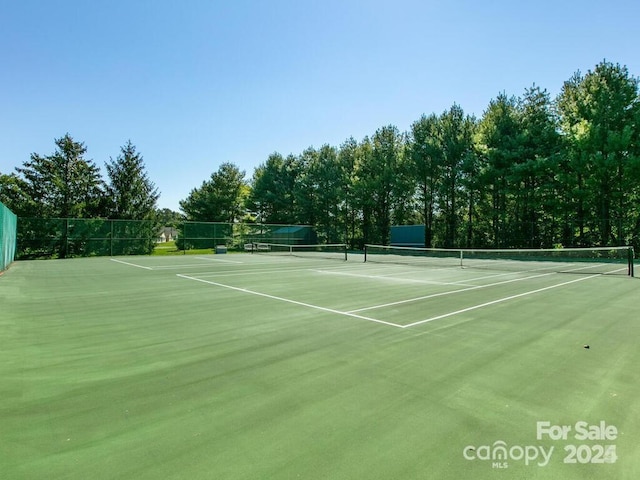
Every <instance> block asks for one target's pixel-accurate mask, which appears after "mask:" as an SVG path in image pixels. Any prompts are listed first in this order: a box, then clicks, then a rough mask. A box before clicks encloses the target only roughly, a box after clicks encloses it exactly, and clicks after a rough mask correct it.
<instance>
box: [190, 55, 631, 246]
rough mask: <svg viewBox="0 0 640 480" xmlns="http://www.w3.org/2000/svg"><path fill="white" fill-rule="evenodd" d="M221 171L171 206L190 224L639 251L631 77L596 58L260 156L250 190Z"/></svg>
mask: <svg viewBox="0 0 640 480" xmlns="http://www.w3.org/2000/svg"><path fill="white" fill-rule="evenodd" d="M243 178H244V172H241V171H239V169H238V168H237V167H235V166H234V165H233V164H229V163H226V164H223V165H222V166H221V167H220V169H219V170H218V171H217V172H215V173H214V174H213V175H212V176H211V178H210V179H209V180H208V181H205V182H204V183H203V184H202V186H201V187H200V188H196V189H194V190H193V191H192V192H191V193H190V195H189V196H188V198H186V199H185V200H183V201H182V202H181V203H180V205H181V208H182V210H183V211H184V212H185V213H186V214H187V216H188V217H189V218H190V219H194V220H196V219H197V220H208V221H214V220H219V221H232V220H236V219H238V218H239V217H240V216H241V215H243V214H246V212H247V211H249V212H251V213H252V215H253V216H254V218H257V219H258V220H260V221H263V222H267V223H285V224H288V223H297V224H308V225H313V226H314V227H315V228H316V230H317V233H318V236H319V238H321V239H323V240H325V241H329V242H332V241H347V242H349V243H350V244H351V246H353V247H359V246H362V244H363V243H382V244H385V243H388V242H389V240H390V227H391V225H402V224H424V225H425V235H424V245H425V246H428V247H431V246H437V247H530V248H539V247H554V246H559V245H563V246H594V245H625V244H633V245H635V246H636V247H638V246H640V101H639V96H638V79H637V78H635V77H633V76H632V75H630V74H629V72H628V69H627V68H626V67H624V66H620V65H618V64H612V63H610V62H607V61H603V62H601V63H600V64H598V65H597V66H596V67H595V69H594V70H593V71H589V72H587V73H586V74H584V75H583V74H581V73H580V72H577V73H575V74H574V75H573V76H572V77H571V78H570V79H569V80H567V81H566V82H564V84H563V86H562V89H561V92H560V93H559V95H558V96H557V98H554V99H552V98H551V96H550V94H549V93H548V92H547V91H546V90H544V89H542V88H540V87H538V86H535V85H534V86H532V87H530V88H527V89H526V90H525V91H524V93H523V94H522V95H521V96H518V97H516V96H510V95H507V94H506V93H502V94H500V95H498V96H497V97H496V98H495V99H492V100H491V101H490V103H489V105H488V107H487V108H486V110H485V111H484V113H483V115H482V117H481V118H479V119H478V118H475V117H473V116H470V115H467V114H465V113H464V111H463V109H462V107H460V106H459V105H457V104H454V105H453V106H452V107H451V108H449V109H448V110H446V111H445V112H443V113H441V114H439V115H438V114H430V115H423V116H422V117H420V118H419V119H418V120H416V121H415V122H414V123H413V124H412V125H411V127H410V129H409V130H408V131H406V132H400V131H399V130H398V128H397V127H395V126H393V125H389V126H384V127H381V128H379V129H378V130H377V131H376V132H375V133H374V134H373V135H372V136H370V137H369V136H367V137H365V138H364V139H362V140H360V141H357V140H355V139H353V138H349V139H348V140H346V141H345V142H344V143H343V144H341V145H340V146H337V147H336V146H331V145H323V146H321V147H320V148H314V147H310V148H308V149H306V150H305V151H303V152H302V153H299V154H290V155H288V156H283V155H281V154H280V153H277V152H276V153H273V154H271V155H269V157H268V158H267V159H266V161H265V162H263V163H262V164H260V165H259V166H258V167H257V168H256V169H255V171H254V173H253V177H252V178H251V180H250V181H249V182H248V183H246V182H244V180H243Z"/></svg>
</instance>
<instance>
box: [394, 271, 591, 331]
mask: <svg viewBox="0 0 640 480" xmlns="http://www.w3.org/2000/svg"><path fill="white" fill-rule="evenodd" d="M599 276H600V274H599V273H598V274H596V275H589V276H588V277H580V278H578V279H576V280H570V281H568V282H563V283H557V284H555V285H550V286H548V287H543V288H538V289H536V290H530V291H528V292H524V293H518V294H517V295H511V296H509V297H504V298H499V299H498V300H493V301H491V302H486V303H481V304H479V305H474V306H472V307H467V308H463V309H461V310H456V311H455V312H449V313H445V314H443V315H438V316H435V317H431V318H427V319H426V320H420V321H417V322H413V323H408V324H406V325H403V326H402V328H409V327H415V326H416V325H422V324H423V323H427V322H432V321H434V320H440V319H441V318H446V317H451V316H453V315H458V314H460V313H465V312H470V311H471V310H477V309H479V308H484V307H488V306H489V305H495V304H496V303H502V302H506V301H508V300H513V299H514V298H519V297H525V296H527V295H533V294H534V293H539V292H544V291H545V290H551V289H552V288H558V287H562V286H564V285H569V284H571V283H576V282H582V281H583V280H589V279H591V278H595V277H599Z"/></svg>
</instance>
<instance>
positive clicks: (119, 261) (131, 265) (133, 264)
mask: <svg viewBox="0 0 640 480" xmlns="http://www.w3.org/2000/svg"><path fill="white" fill-rule="evenodd" d="M109 260H111V261H112V262H117V263H122V264H123V265H129V266H130V267H138V268H144V269H145V270H153V268H151V267H143V266H142V265H136V264H135V263H129V262H125V261H122V260H116V259H115V258H110V259H109Z"/></svg>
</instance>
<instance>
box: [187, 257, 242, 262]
mask: <svg viewBox="0 0 640 480" xmlns="http://www.w3.org/2000/svg"><path fill="white" fill-rule="evenodd" d="M195 258H198V259H200V260H207V261H208V262H223V263H244V262H236V261H235V260H223V259H221V258H209V257H195Z"/></svg>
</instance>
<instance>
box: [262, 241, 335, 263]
mask: <svg viewBox="0 0 640 480" xmlns="http://www.w3.org/2000/svg"><path fill="white" fill-rule="evenodd" d="M251 252H252V253H257V254H261V255H281V256H291V257H304V258H328V259H332V260H347V245H346V244H344V243H333V244H318V245H288V244H282V243H264V242H253V243H252V244H251Z"/></svg>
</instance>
